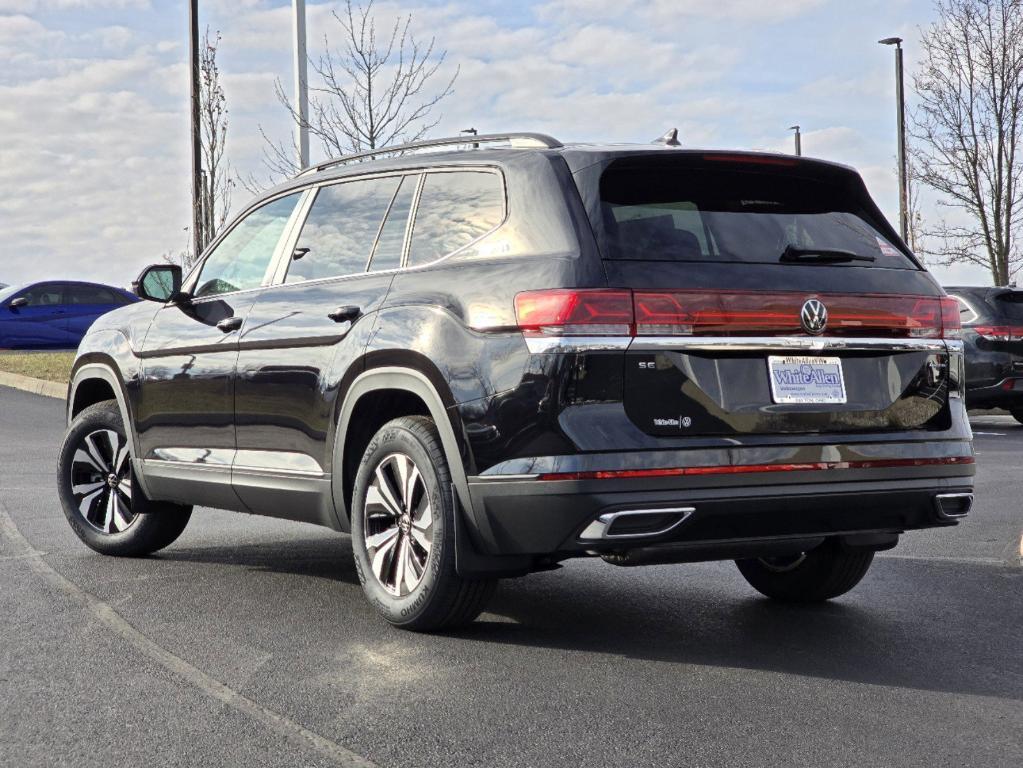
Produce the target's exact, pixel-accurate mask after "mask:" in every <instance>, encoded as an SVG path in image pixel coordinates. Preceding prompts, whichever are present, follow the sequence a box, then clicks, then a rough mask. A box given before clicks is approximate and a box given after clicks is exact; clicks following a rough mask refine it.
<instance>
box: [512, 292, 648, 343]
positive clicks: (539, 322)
mask: <svg viewBox="0 0 1023 768" xmlns="http://www.w3.org/2000/svg"><path fill="white" fill-rule="evenodd" d="M515 319H516V321H517V323H518V326H519V328H520V329H521V330H522V331H523V332H524V333H525V334H527V335H567V336H579V335H585V336H594V335H610V336H628V335H629V334H631V333H632V292H631V291H627V290H626V291H613V290H612V291H606V290H552V291H526V292H524V293H520V294H518V295H517V296H516V297H515Z"/></svg>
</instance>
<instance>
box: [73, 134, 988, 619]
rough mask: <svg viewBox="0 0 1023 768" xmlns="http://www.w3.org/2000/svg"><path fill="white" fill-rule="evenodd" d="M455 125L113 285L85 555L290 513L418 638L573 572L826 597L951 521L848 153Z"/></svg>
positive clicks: (950, 431)
mask: <svg viewBox="0 0 1023 768" xmlns="http://www.w3.org/2000/svg"><path fill="white" fill-rule="evenodd" d="M471 141H472V143H471V144H466V143H465V139H464V137H463V138H459V139H442V140H437V141H432V142H421V143H417V144H414V145H408V146H405V147H402V148H400V149H399V150H398V151H396V150H395V149H394V148H391V149H389V150H385V151H383V152H377V153H375V154H374V153H364V154H360V155H356V156H350V157H347V158H342V159H341V160H337V161H332V162H329V163H325V164H323V165H320V166H318V167H315V168H311V169H309V170H307V171H305V172H303V173H301V174H299V175H298V176H296V177H295V178H294V179H292V180H290V181H288V182H287V183H285V184H282V185H281V186H279V187H277V188H275V189H273V190H272V191H270V192H268V193H266V194H265V195H263V196H262V197H260V198H259V199H258V200H255V201H254V202H253V203H251V205H249V206H248V208H247V209H246V210H244V211H243V212H242V213H241V215H239V216H238V217H237V218H236V219H235V220H234V221H233V222H232V223H231V224H230V225H229V226H227V227H226V228H225V229H224V230H223V232H222V233H221V234H220V235H219V236H218V238H217V239H216V240H215V241H214V242H213V243H212V244H211V245H210V246H209V248H208V249H207V250H206V252H205V253H204V254H203V255H202V258H201V259H200V260H199V261H198V263H197V264H196V266H195V267H194V268H193V269H192V270H191V272H190V273H189V274H188V275H187V276H185V277H184V278H182V275H181V272H180V270H178V269H177V268H175V267H172V266H170V265H167V264H160V265H155V266H153V267H149V268H148V269H146V270H144V271H143V272H142V274H141V275H140V276H139V278H138V280H137V281H136V283H135V290H136V292H137V293H138V295H139V296H141V297H142V298H146V299H151V301H145V302H141V303H138V304H135V305H132V306H129V307H125V308H123V309H120V310H117V311H115V312H112V313H110V314H108V315H105V316H104V317H103V318H101V319H100V320H99V321H97V322H96V324H95V325H93V326H92V328H91V329H90V331H89V334H88V335H87V336H86V337H85V339H84V340H83V342H82V344H81V347H80V349H79V350H78V357H77V360H76V362H75V364H74V369H73V372H72V375H71V383H70V385H69V390H68V401H67V402H68V414H67V418H68V425H69V426H68V431H67V436H66V438H65V441H64V444H63V448H62V450H61V453H60V462H59V476H58V480H59V487H60V494H61V498H62V501H63V507H64V512H65V514H66V516H67V519H68V521H69V522H70V524H71V526H72V527H73V528H74V530H75V532H76V533H77V534H78V536H79V537H81V539H82V540H83V541H84V542H85V543H86V544H87V545H88V546H90V547H92V548H93V549H95V550H97V551H99V552H102V553H105V554H109V555H128V556H139V555H144V554H146V553H150V552H153V551H155V550H158V549H160V548H161V547H166V546H167V545H169V544H170V543H171V542H173V541H174V540H175V538H176V537H177V536H178V535H179V534H180V533H181V532H182V530H183V529H184V528H185V525H186V524H187V522H188V520H189V516H190V514H191V513H192V509H193V507H218V508H222V509H229V510H237V511H240V512H248V513H253V514H258V515H270V516H274V517H281V518H287V519H289V520H297V521H303V522H307V523H314V524H317V525H323V526H327V527H328V528H332V529H334V530H336V531H341V532H344V533H347V534H350V541H351V546H352V548H353V550H354V558H355V563H356V567H357V570H358V576H359V579H360V581H361V582H362V584H363V587H364V588H365V592H366V595H367V597H368V598H369V600H370V602H371V603H372V604H373V605H374V606H375V607H376V609H377V610H378V611H379V612H380V613H381V614H382V615H383V616H384V618H385V619H387V621H389V622H391V623H392V624H394V625H396V626H400V627H405V628H408V629H418V630H430V629H440V628H444V627H452V626H456V625H459V624H463V623H465V622H469V621H472V620H473V619H474V618H475V617H476V616H477V615H478V614H479V613H480V612H481V611H482V610H483V608H484V606H485V605H486V602H487V599H488V598H489V597H490V595H491V594H492V593H493V590H494V587H495V584H496V581H497V580H498V579H500V578H505V577H513V576H521V575H524V574H528V573H530V572H534V571H540V570H547V569H552V568H556V567H558V565H559V564H560V563H561V562H562V561H565V560H568V559H570V558H577V557H599V558H601V559H603V560H604V561H605V562H607V563H609V564H611V565H616V566H624V567H627V566H637V565H645V564H651V563H688V562H695V561H701V560H735V561H736V563H737V564H738V567H739V570H740V571H741V572H742V575H743V576H744V577H745V578H746V579H747V580H748V581H749V583H750V584H751V585H752V586H753V587H754V588H755V589H757V590H759V591H760V592H762V593H763V594H765V595H768V596H770V597H772V598H775V599H778V600H787V601H820V600H827V599H829V598H833V597H836V596H838V595H841V594H843V593H845V592H847V591H848V590H850V589H852V588H853V586H855V585H856V584H857V582H859V581H860V579H861V578H862V577H863V575H864V574H865V573H866V571H867V568H868V567H869V565H870V563H871V560H872V558H873V556H874V553H875V552H876V551H879V550H884V549H888V548H890V547H894V546H895V545H896V544H897V543H898V540H899V536H900V535H902V534H903V533H904V532H906V531H911V530H915V529H921V528H931V527H935V526H948V525H955V524H956V521H957V519H958V518H960V517H962V516H963V515H965V514H967V512H968V511H969V509H970V506H971V503H972V487H973V480H972V478H973V474H974V454H973V448H972V442H971V433H970V428H969V424H968V422H967V419H966V415H965V408H964V401H963V353H962V350H963V347H962V342H961V341H960V339H959V331H960V329H959V310H958V307H957V305H956V302H955V300H953V299H950V298H948V297H946V296H945V295H944V293H943V292H942V290H941V288H940V287H939V286H938V285H937V283H936V282H935V281H934V279H933V278H932V277H931V275H929V274H928V273H927V271H926V270H925V269H924V268H923V267H922V266H921V265H920V263H919V262H918V261H917V260H916V259H915V258H914V257H913V254H912V253H910V252H909V250H907V248H906V246H905V245H904V244H903V242H902V241H901V240H900V239H899V237H898V236H897V235H896V234H895V232H893V231H892V228H891V226H890V225H889V224H888V223H887V222H886V221H885V219H884V217H883V216H882V215H881V213H880V212H879V210H878V208H877V206H876V205H875V204H874V203H873V202H872V201H871V199H870V197H869V195H868V193H867V191H866V189H865V187H864V184H863V182H862V180H861V179H860V177H859V175H857V173H856V172H855V171H853V170H851V169H849V168H846V167H844V166H840V165H835V164H833V163H828V162H822V161H818V160H810V159H804V158H797V157H789V156H781V155H771V154H757V153H748V152H720V151H695V150H689V149H680V148H675V147H668V146H654V145H651V146H635V145H633V146H601V145H562V144H561V143H560V142H558V141H557V140H555V139H553V138H551V137H549V136H544V135H540V134H508V135H493V136H480V137H474V138H473V139H472V140H471ZM346 541H347V539H346Z"/></svg>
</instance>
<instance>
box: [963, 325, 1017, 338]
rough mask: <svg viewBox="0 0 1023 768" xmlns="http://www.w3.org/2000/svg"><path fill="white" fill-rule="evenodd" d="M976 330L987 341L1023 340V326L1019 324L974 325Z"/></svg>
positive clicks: (973, 327)
mask: <svg viewBox="0 0 1023 768" xmlns="http://www.w3.org/2000/svg"><path fill="white" fill-rule="evenodd" d="M970 327H971V328H972V330H973V331H974V332H976V334H977V335H978V336H980V337H981V338H982V339H985V340H987V341H1023V327H1020V326H1018V325H973V326H970Z"/></svg>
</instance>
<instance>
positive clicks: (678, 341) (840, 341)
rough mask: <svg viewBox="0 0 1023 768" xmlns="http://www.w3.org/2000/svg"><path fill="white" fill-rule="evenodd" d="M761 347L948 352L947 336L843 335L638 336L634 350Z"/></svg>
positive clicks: (798, 349)
mask: <svg viewBox="0 0 1023 768" xmlns="http://www.w3.org/2000/svg"><path fill="white" fill-rule="evenodd" d="M675 349H680V350H694V349H695V350H702V349H706V350H726V351H738V352H742V351H759V350H765V349H785V350H797V351H805V352H820V351H822V350H832V349H858V350H872V349H877V350H892V351H922V352H945V351H946V349H947V348H946V346H945V340H944V339H884V338H856V337H841V336H812V337H811V336H637V337H635V338H634V339H633V341H632V345H631V346H630V347H629V351H630V352H658V351H663V350H675Z"/></svg>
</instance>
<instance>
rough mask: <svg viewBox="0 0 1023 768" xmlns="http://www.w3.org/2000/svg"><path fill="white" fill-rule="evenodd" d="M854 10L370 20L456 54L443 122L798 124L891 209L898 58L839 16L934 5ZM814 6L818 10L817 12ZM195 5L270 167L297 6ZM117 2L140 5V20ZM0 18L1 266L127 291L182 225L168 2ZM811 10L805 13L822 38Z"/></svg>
mask: <svg viewBox="0 0 1023 768" xmlns="http://www.w3.org/2000/svg"><path fill="white" fill-rule="evenodd" d="M336 5H337V4H336V3H334V2H319V1H315V2H314V1H313V0H310V3H309V6H308V27H309V44H310V52H311V53H312V54H313V55H314V56H315V55H317V54H318V52H319V51H320V50H321V49H322V47H323V34H324V32H326V33H327V34H328V35H329V37H330V39H331V43H332V44H333V45H334V46H335V47H336V46H337V45H338V44H339V43H340V42H341V39H340V28H339V27H338V25H337V23H336V21H334V20H333V19H332V18H331V17H330V10H331V8H332V7H335V6H336ZM851 5H852V4H840V3H836V2H831V3H830V5H829V4H828V3H827V2H826V0H774V2H766V1H765V0H550V2H547V3H544V4H542V5H540V6H528V5H522V6H520V5H516V4H506V6H504V7H503V8H502V9H501V10H500V12H496V11H495V12H488V11H486V10H481V8H484V9H485V8H487V7H490V6H487V5H484V6H478V5H475V4H473V3H471V2H469V0H442V1H440V2H427V1H426V0H420V2H418V3H417V4H416V5H409V4H405V3H397V2H394V1H393V0H388V1H385V2H378V3H377V4H376V5H375V6H374V8H375V11H376V15H377V18H378V36H379V35H381V34H382V32H381V30H387V31H389V29H390V24H391V21H392V20H393V19H394V18H396V17H397V16H399V15H402V16H404V15H406V14H409V13H411V14H412V16H413V32H414V33H415V35H416V37H417V38H418V39H419V40H421V41H425V40H428V39H429V38H430V37H433V36H436V38H437V46H438V48H439V49H446V50H447V52H448V54H447V55H448V59H447V63H446V64H445V68H444V70H442V72H446V73H447V74H448V75H450V74H451V73H453V72H454V69H455V67H460V74H459V76H458V79H457V81H456V83H455V91H454V94H453V95H452V96H451V97H450V98H448V99H447V100H445V101H444V102H443V103H442V104H441V105H440V106H439V108H438V111H437V112H436V115H435V116H442V120H441V123H440V125H439V126H438V127H437V129H436V130H435V133H437V134H440V133H455V132H457V131H458V130H460V129H462V128H467V127H469V126H474V127H476V128H479V129H480V130H482V131H492V130H493V131H496V130H508V129H533V130H543V131H547V132H550V133H553V134H554V135H556V136H559V137H561V138H563V139H565V140H568V141H571V140H587V141H588V140H609V141H649V140H652V139H653V138H654V137H656V136H659V135H660V134H662V133H664V131H666V130H667V129H668V128H670V127H672V126H678V127H679V128H680V131H681V135H682V139H683V142H684V143H685V144H687V145H689V146H710V147H722V146H723V147H763V148H768V149H775V150H778V151H785V152H787V151H790V150H791V147H792V139H791V134H790V133H789V132H788V131H787V130H786V128H787V126H789V125H791V124H793V123H796V122H800V123H802V124H803V125H804V128H805V132H804V147H805V149H806V152H807V154H810V155H815V156H822V157H825V158H828V159H833V160H838V161H841V162H846V163H849V164H852V165H854V166H856V167H858V168H859V169H860V170H861V172H862V173H863V175H864V177H865V179H866V181H867V184H868V186H869V187H870V189H871V191H872V192H873V193H874V194H875V196H876V197H877V199H878V200H879V203H880V204H881V205H882V206H883V207H884V209H885V210H886V211H887V212H888V213H889V215H891V214H892V213H893V209H894V207H895V201H896V194H895V176H894V159H893V155H894V138H893V136H892V135H891V134H892V131H891V127H892V122H893V116H892V104H891V96H892V94H891V88H892V83H891V66H890V58H889V57H886V56H883V55H882V54H883V52H880V53H878V52H876V51H874V49H876V48H877V46H876V45H874V42H873V41H874V40H875V39H876V38H877V37H879V36H881V35H880V34H874V31H873V29H870V30H869V33H864V32H863V31H862V30H860V31H859V32H858V34H860V35H865V37H864V39H865V40H866V42H865V43H863V44H862V45H863V46H869V50H870V51H871V52H873V53H875V54H876V56H875V57H874V58H869V57H866V58H865V57H864V56H863V55H861V51H862V46H860V44H859V43H856V44H855V45H854V44H853V43H852V42H847V41H846V40H845V39H844V36H846V35H849V34H851V33H850V32H848V31H847V30H845V29H842V28H841V22H840V21H836V19H839V18H844V19H846V20H847V21H848V20H849V19H851V18H853V17H855V19H857V20H858V23H860V22H862V23H863V24H867V23H868V22H867V21H863V19H866V18H868V17H869V20H870V21H869V23H870V24H873V25H875V26H878V27H884V30H882V31H885V30H888V29H889V28H890V29H902V28H911V27H912V26H913V25H914V24H915V23H917V22H918V21H920V22H922V21H924V19H923V18H919V16H917V17H913V16H912V15H911V14H909V15H907V13H908V12H907V11H906V10H905V9H907V8H910V7H911V6H912V7H914V8H917V9H919V8H920V7H923V6H924V5H927V2H926V0H903V1H902V2H899V3H885V2H883V0H863V2H862V3H858V4H857V6H860V5H862V8H859V10H850V6H851ZM168 6H173V8H169V7H168ZM825 6H828V8H829V11H828V14H827V15H825V14H823V13H820V9H821V8H824V7H825ZM201 8H202V12H203V19H202V20H203V22H204V23H208V24H209V26H210V28H211V29H212V30H218V29H219V30H220V31H221V32H222V34H223V42H222V43H221V46H220V63H221V68H222V72H223V77H224V80H223V82H224V87H225V90H226V93H227V98H228V109H229V114H230V118H229V119H230V128H229V135H228V153H229V156H230V160H231V163H232V165H233V166H234V167H235V168H236V169H237V170H238V171H239V173H241V174H242V175H247V174H248V173H251V172H253V171H258V170H259V167H260V155H261V150H262V140H261V138H260V137H259V134H258V130H257V126H259V125H262V126H264V127H265V128H266V130H267V131H268V133H270V135H271V136H275V137H277V138H280V139H283V140H285V141H287V140H288V139H289V133H290V129H291V127H290V125H289V123H288V120H287V118H286V116H285V114H284V113H283V111H282V110H281V109H280V107H279V106H277V104H276V101H275V99H274V96H273V90H272V86H273V82H274V80H275V78H277V77H280V78H281V80H282V82H283V83H284V85H285V87H286V88H290V83H291V76H292V74H291V69H290V67H291V56H290V45H291V8H290V3H286V2H283V0H203V2H202V4H201ZM893 9H895V10H893ZM898 9H902V10H898ZM119 10H120V11H129V10H147V13H146V14H145V16H144V17H141V20H140V17H139V16H138V15H136V14H132V13H123V14H117V13H114V12H115V11H119ZM56 11H62V12H64V13H55V12H56ZM71 11H96V13H87V12H83V13H71ZM100 11H103V12H102V13H101V12H100ZM0 13H6V14H8V15H6V16H4V15H0V57H3V60H4V62H5V67H4V69H3V71H0V135H2V136H3V138H4V141H3V142H2V143H0V187H2V188H3V189H5V190H17V192H18V194H15V195H5V196H3V197H2V198H0V231H3V232H4V233H5V239H4V242H3V245H2V246H0V250H2V254H3V255H4V256H6V258H5V259H2V260H0V281H3V282H11V281H12V280H16V279H28V278H35V277H42V276H46V275H48V274H56V273H57V272H58V271H59V272H60V273H61V274H68V275H69V276H71V275H72V274H77V275H82V276H85V275H88V276H91V277H94V278H98V279H105V280H108V281H111V282H114V283H117V284H122V285H123V284H125V283H126V282H127V281H128V280H130V279H131V277H133V276H134V274H135V273H136V271H137V270H138V268H139V267H141V266H142V265H144V264H145V263H148V262H150V261H153V260H155V259H157V258H158V257H159V255H160V254H161V253H162V252H164V251H166V250H168V249H179V248H181V247H182V246H183V245H184V243H185V241H186V238H187V235H186V234H185V233H184V232H183V231H182V229H183V227H185V226H186V225H187V223H188V219H189V184H188V171H189V169H188V122H187V120H188V114H187V110H188V101H187V88H188V70H187V64H186V61H185V56H186V46H185V44H184V37H185V34H184V33H185V29H184V20H183V18H182V13H181V10H180V7H179V5H178V4H164V3H156V4H151V3H149V2H147V0H0ZM899 13H902V14H903V15H902V16H898V14H899ZM843 14H845V15H844V16H843ZM850 14H852V15H850ZM893 14H894V16H893ZM815 18H816V19H817V21H816V22H814V21H813V19H815ZM892 19H894V21H892ZM805 24H816V26H812V27H810V29H811V32H812V34H809V35H808V34H807V30H806V29H804V28H802V27H800V25H805ZM887 33H888V32H887V31H885V34H887ZM828 35H831V37H830V38H829V37H828ZM806 39H810V40H812V41H813V44H814V45H815V46H816V47H817V48H816V49H815V48H813V47H808V46H807V45H804V44H803V43H802V41H803V40H806ZM851 51H853V52H854V53H850V52H851ZM867 64H869V66H868V65H867ZM314 157H315V154H314ZM236 197H237V202H238V203H239V204H240V203H241V202H242V198H243V197H246V195H245V193H244V192H242V191H241V190H238V192H237V195H236ZM238 207H240V206H239V205H236V206H235V209H237V208H238ZM12 254H14V255H15V256H14V257H13V258H12V257H11V255H12ZM28 254H31V256H28Z"/></svg>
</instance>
